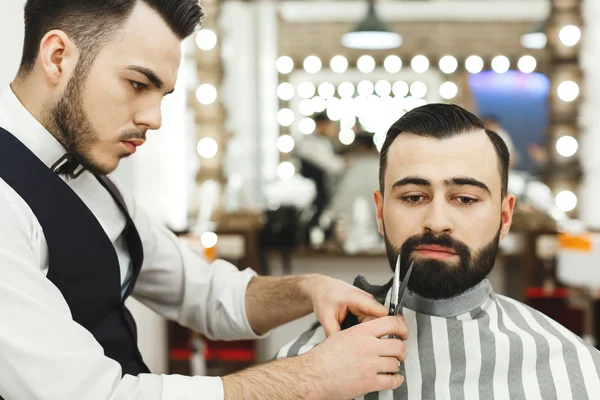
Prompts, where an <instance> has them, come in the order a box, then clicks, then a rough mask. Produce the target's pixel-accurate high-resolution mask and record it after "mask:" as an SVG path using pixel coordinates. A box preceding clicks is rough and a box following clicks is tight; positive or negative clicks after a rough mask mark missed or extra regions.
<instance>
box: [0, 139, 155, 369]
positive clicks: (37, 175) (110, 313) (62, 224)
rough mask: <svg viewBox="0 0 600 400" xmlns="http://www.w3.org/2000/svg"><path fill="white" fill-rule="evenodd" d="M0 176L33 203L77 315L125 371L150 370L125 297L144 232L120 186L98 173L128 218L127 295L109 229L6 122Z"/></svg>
mask: <svg viewBox="0 0 600 400" xmlns="http://www.w3.org/2000/svg"><path fill="white" fill-rule="evenodd" d="M0 178H2V179H3V180H4V181H6V182H7V183H8V185H9V186H11V187H12V188H13V189H14V190H15V191H16V192H17V193H18V194H19V196H21V197H22V198H23V200H25V202H26V203H27V204H28V205H29V207H30V208H31V210H32V211H33V213H34V214H35V216H36V217H37V219H38V221H39V223H40V225H41V226H42V228H43V230H44V236H45V238H46V241H47V243H48V259H49V269H48V275H47V277H48V279H49V280H50V281H52V283H53V284H54V285H55V286H56V287H57V288H58V289H59V290H60V292H61V293H62V295H63V297H64V298H65V300H66V302H67V304H68V305H69V308H70V310H71V314H72V316H73V320H74V321H75V322H77V323H79V324H80V325H82V326H83V327H84V328H85V329H87V330H88V331H89V332H90V333H91V334H92V335H94V337H95V338H96V340H97V341H98V343H100V345H101V346H102V347H103V348H104V354H105V355H106V356H107V357H110V358H112V359H113V360H115V361H117V362H118V363H119V364H121V367H122V369H123V375H125V374H130V375H138V374H140V373H147V372H149V370H148V367H147V366H146V365H145V364H144V361H143V360H142V356H141V354H140V352H139V350H138V346H137V331H136V325H135V321H134V319H133V317H132V315H131V313H130V312H129V310H127V308H126V307H125V304H124V302H125V299H127V297H128V296H129V295H130V294H131V291H132V289H133V287H134V285H135V281H136V279H137V277H138V274H139V272H140V269H141V266H142V261H143V251H142V244H141V240H140V237H139V235H138V232H137V230H136V229H135V226H134V224H133V221H132V220H131V218H130V216H129V213H128V212H127V209H126V207H125V203H124V202H123V199H122V197H121V195H120V193H119V192H118V190H117V189H116V187H115V186H114V185H113V184H112V182H110V181H109V180H108V178H106V177H99V176H96V178H97V179H98V180H99V181H100V183H101V184H102V185H103V186H104V187H105V188H106V189H107V190H108V191H109V193H110V194H111V196H112V197H113V199H114V200H115V202H116V203H117V204H118V205H119V208H120V209H121V211H122V212H123V214H124V216H125V218H126V219H127V224H126V228H125V231H124V235H125V239H126V243H127V246H128V248H129V253H130V256H131V260H132V265H133V270H134V271H133V276H132V280H131V282H130V284H129V287H128V289H127V292H126V293H125V296H123V298H121V278H120V268H119V260H118V258H117V254H116V251H115V248H114V246H113V244H112V242H111V241H110V239H109V238H108V236H106V234H105V232H104V229H103V228H102V226H101V225H100V223H99V222H98V220H97V219H96V217H95V216H94V214H92V212H91V211H90V209H89V208H88V207H87V206H86V205H85V204H84V203H83V201H82V200H81V199H80V198H79V196H77V194H75V192H73V190H72V189H71V188H70V187H69V186H68V185H67V184H66V183H65V182H64V181H63V180H62V179H60V177H59V176H58V175H57V174H56V173H54V172H53V171H52V170H50V169H49V168H48V167H47V166H46V165H45V164H44V163H43V162H42V161H41V160H40V159H39V158H37V157H36V156H35V154H33V153H32V152H31V151H30V150H29V149H28V148H27V147H26V146H25V145H23V144H22V143H21V142H20V141H19V140H18V139H17V138H15V137H14V136H13V135H12V134H10V133H9V132H7V131H6V130H4V129H2V128H0Z"/></svg>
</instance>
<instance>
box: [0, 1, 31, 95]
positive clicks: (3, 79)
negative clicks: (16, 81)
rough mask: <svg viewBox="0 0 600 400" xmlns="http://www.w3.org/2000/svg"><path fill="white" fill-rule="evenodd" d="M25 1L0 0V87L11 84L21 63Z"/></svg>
mask: <svg viewBox="0 0 600 400" xmlns="http://www.w3.org/2000/svg"><path fill="white" fill-rule="evenodd" d="M24 5H25V0H0V38H2V39H1V41H2V62H0V87H1V86H4V85H6V84H8V83H10V82H11V81H12V80H13V78H14V77H15V74H16V73H17V69H18V68H19V61H21V52H22V50H21V49H22V47H23V36H24V33H23V6H24Z"/></svg>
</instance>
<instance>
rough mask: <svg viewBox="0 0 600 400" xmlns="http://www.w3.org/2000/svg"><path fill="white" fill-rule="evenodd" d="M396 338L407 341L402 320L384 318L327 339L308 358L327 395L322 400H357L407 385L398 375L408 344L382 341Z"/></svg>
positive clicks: (399, 318)
mask: <svg viewBox="0 0 600 400" xmlns="http://www.w3.org/2000/svg"><path fill="white" fill-rule="evenodd" d="M390 334H396V335H398V336H399V337H400V338H402V339H404V340H406V339H407V338H408V327H407V325H406V323H405V321H404V318H402V317H387V316H386V317H382V318H377V319H374V320H371V321H368V322H363V323H361V324H359V325H356V326H353V327H352V328H349V329H346V330H344V331H342V332H339V333H336V334H334V335H332V336H331V337H329V338H327V339H326V340H325V341H323V342H322V343H321V344H319V345H318V346H317V347H315V348H314V349H313V350H312V351H310V352H309V353H307V354H306V356H307V357H308V359H309V360H310V362H311V364H312V365H311V367H312V368H314V372H316V374H318V376H320V377H322V378H319V379H321V380H322V381H321V382H319V384H318V385H317V387H320V388H324V389H325V392H326V393H323V396H320V395H319V396H317V397H318V398H319V399H321V398H323V399H325V398H327V399H354V398H357V397H360V396H363V395H365V394H367V393H370V392H377V391H380V390H393V389H395V388H397V387H398V386H400V385H401V384H402V382H404V377H402V376H400V375H398V374H396V371H397V369H398V361H404V359H405V358H406V348H405V346H404V342H403V341H402V340H398V339H380V338H381V337H385V336H386V335H390Z"/></svg>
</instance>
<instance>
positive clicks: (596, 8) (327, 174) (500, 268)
mask: <svg viewBox="0 0 600 400" xmlns="http://www.w3.org/2000/svg"><path fill="white" fill-rule="evenodd" d="M23 4H24V0H11V1H8V0H3V1H2V4H1V5H0V10H1V11H2V12H0V33H1V34H2V37H4V38H7V37H10V38H11V40H10V41H8V40H3V63H2V64H0V84H2V85H3V84H6V83H8V82H10V81H11V80H12V78H13V76H14V74H15V72H16V70H17V67H18V63H19V60H20V52H21V43H22V37H23V32H22V29H23V22H22V8H23ZM202 4H203V7H204V9H205V12H206V14H207V17H206V19H205V23H204V28H203V29H202V30H201V31H200V32H198V33H197V34H196V35H195V36H193V37H191V38H189V39H188V40H186V41H185V42H184V45H183V46H184V52H183V58H182V64H181V69H180V72H179V80H178V83H177V86H178V87H177V90H176V91H175V94H174V95H172V96H169V99H168V100H166V101H165V103H164V108H163V114H164V118H163V120H164V123H163V127H162V128H161V129H160V131H158V132H152V133H150V134H149V138H150V140H149V141H148V142H147V144H146V145H145V146H143V147H142V148H140V149H139V150H138V154H137V155H136V156H135V157H133V158H131V159H129V160H125V161H124V162H123V163H122V165H121V166H120V167H119V170H118V171H117V175H118V177H119V178H120V179H121V180H122V181H123V182H124V184H125V185H127V186H128V187H129V188H131V190H132V191H133V193H134V195H135V197H136V199H137V201H138V202H139V203H140V205H141V206H142V207H144V208H145V209H146V210H147V211H148V212H149V213H151V214H152V216H153V217H154V218H155V219H157V220H159V221H161V222H163V223H164V224H166V225H167V226H168V227H169V228H170V229H172V230H173V231H174V232H175V233H177V234H178V235H179V236H180V237H181V238H182V239H184V240H186V242H187V243H188V244H189V246H191V247H192V248H193V249H194V250H195V251H197V252H198V253H199V254H200V255H201V256H202V257H205V258H206V259H208V260H212V259H214V258H224V259H227V260H230V261H231V262H233V263H235V264H236V265H237V266H239V267H240V268H245V267H251V268H253V269H255V270H256V271H257V272H258V273H260V274H264V275H285V274H306V273H321V274H326V275H330V276H333V277H336V278H340V279H343V280H345V281H348V282H352V281H353V279H354V278H355V277H356V276H357V275H358V274H362V275H364V276H365V277H366V278H367V279H369V280H370V281H371V282H372V283H376V284H382V283H385V282H387V281H388V280H389V279H390V277H391V270H390V268H389V265H388V262H387V258H386V256H385V251H384V245H383V241H382V238H381V237H380V235H379V234H378V232H377V230H376V224H375V214H374V206H373V202H372V193H373V190H374V189H375V188H376V187H377V185H378V183H377V182H378V156H379V153H378V150H379V148H380V146H381V144H382V143H383V140H384V138H385V133H386V131H387V129H388V128H389V126H390V125H391V124H392V123H393V122H394V121H396V120H397V119H398V118H399V117H401V116H402V115H403V114H404V113H405V112H406V111H408V110H411V109H412V108H414V107H417V106H420V105H423V104H427V103H431V102H449V103H456V104H459V105H461V106H463V107H465V108H467V109H469V110H470V111H472V112H473V113H475V114H477V115H478V116H480V117H481V118H482V119H483V120H484V122H485V123H486V125H487V126H488V127H490V128H492V129H494V130H497V131H498V132H499V133H500V134H501V135H502V136H503V138H504V139H505V141H506V142H507V144H508V145H509V148H510V150H511V155H512V158H513V160H514V163H513V165H511V173H510V179H509V191H510V192H512V193H514V194H515V195H516V196H517V207H516V212H515V216H514V218H513V228H512V231H511V233H510V235H509V236H508V237H507V239H506V240H505V241H503V242H502V244H501V251H500V254H499V256H498V259H497V264H496V267H495V268H494V270H493V272H492V275H491V276H490V279H491V281H492V284H493V285H494V287H495V289H496V291H497V292H498V293H501V294H506V295H508V296H510V297H513V298H515V299H517V300H520V301H523V302H525V303H527V304H529V305H531V306H533V307H535V308H537V309H539V310H541V311H543V312H544V313H546V314H547V315H549V316H550V317H552V318H554V319H556V320H557V321H559V322H560V323H562V324H563V325H565V326H566V327H567V328H569V329H571V330H572V331H574V332H575V333H577V334H578V335H580V336H581V337H583V338H584V339H585V340H587V341H589V342H590V343H593V344H595V345H600V308H599V306H598V304H599V303H598V300H597V299H599V298H600V291H599V288H600V267H599V261H600V250H599V247H598V246H599V241H598V238H597V234H596V232H597V230H598V229H599V228H600V210H599V207H598V206H597V205H598V204H600V157H597V156H596V154H597V152H596V150H600V132H599V131H598V128H597V123H596V121H595V117H596V113H597V112H599V111H600V72H599V69H598V67H597V66H598V65H600V64H599V63H598V62H597V61H600V60H599V58H600V27H598V24H597V23H596V25H594V22H596V21H598V20H600V19H599V18H600V2H598V1H597V0H379V1H366V0H313V1H304V0H289V1H270V0H262V1H218V0H206V1H203V2H202ZM130 306H131V307H132V308H133V310H134V314H135V316H136V318H137V320H138V324H139V331H140V344H141V348H142V352H143V353H144V356H145V358H146V359H147V360H148V364H149V365H150V366H151V369H152V370H153V372H156V373H182V374H208V375H222V374H225V373H229V372H233V371H235V370H238V369H240V368H243V367H246V366H248V365H252V364H254V363H258V362H263V361H265V360H268V359H270V358H271V357H273V356H274V355H275V352H276V351H277V350H278V349H279V347H281V346H282V345H283V344H284V343H286V342H287V341H289V340H291V339H292V338H294V337H295V336H296V335H297V334H298V333H299V332H301V331H302V330H304V329H306V328H307V327H308V325H309V324H310V323H311V322H312V321H314V317H313V316H308V317H306V318H303V319H301V320H299V321H296V322H293V323H290V324H287V325H285V326H283V327H281V328H279V329H277V330H275V331H273V332H272V334H271V335H270V336H269V337H268V338H266V339H263V340H260V341H241V342H223V343H216V342H211V341H208V340H206V339H205V338H203V337H201V336H198V335H196V334H194V333H192V332H190V331H188V330H187V329H184V328H182V327H180V326H178V325H177V324H174V323H170V322H166V321H164V320H162V319H161V318H159V317H158V316H156V315H155V314H153V313H152V312H151V311H150V310H148V309H146V308H145V307H143V306H141V305H140V304H139V303H136V302H135V300H133V299H132V300H130Z"/></svg>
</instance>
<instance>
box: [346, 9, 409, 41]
mask: <svg viewBox="0 0 600 400" xmlns="http://www.w3.org/2000/svg"><path fill="white" fill-rule="evenodd" d="M368 2H369V10H368V12H367V15H366V17H365V18H364V19H363V20H362V21H361V22H360V23H359V24H358V25H357V26H356V28H354V30H352V31H351V32H348V33H346V34H345V35H344V36H342V44H343V45H344V46H346V47H349V48H351V49H362V50H384V49H394V48H396V47H400V45H401V44H402V36H400V35H399V34H397V33H396V32H392V31H390V30H389V29H388V28H387V27H386V26H385V24H384V23H383V21H382V20H380V19H379V17H378V16H377V14H376V13H375V0H368Z"/></svg>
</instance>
